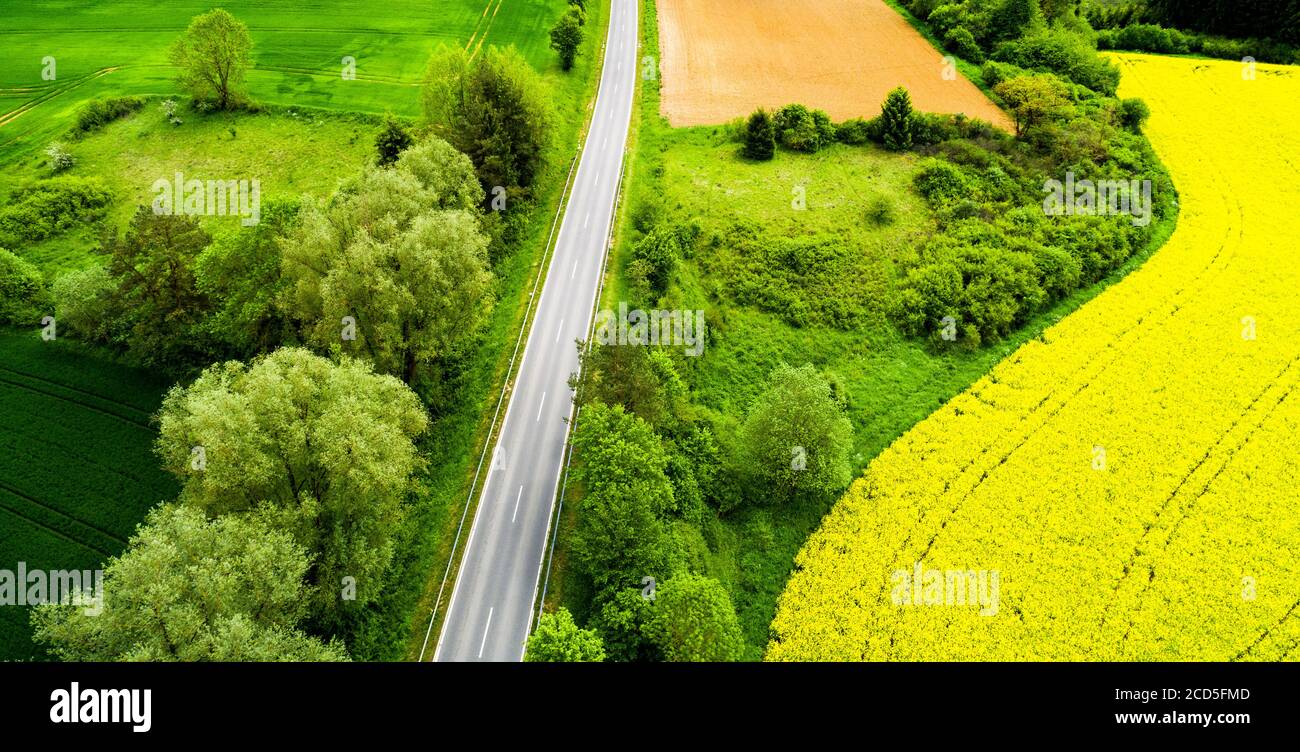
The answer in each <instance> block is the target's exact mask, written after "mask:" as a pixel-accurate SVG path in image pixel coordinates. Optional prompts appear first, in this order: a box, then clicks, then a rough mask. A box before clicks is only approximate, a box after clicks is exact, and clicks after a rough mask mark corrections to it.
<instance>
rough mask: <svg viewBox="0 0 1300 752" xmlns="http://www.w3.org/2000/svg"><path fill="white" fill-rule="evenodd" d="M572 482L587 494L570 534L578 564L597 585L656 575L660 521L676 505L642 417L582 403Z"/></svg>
mask: <svg viewBox="0 0 1300 752" xmlns="http://www.w3.org/2000/svg"><path fill="white" fill-rule="evenodd" d="M573 451H574V455H575V457H576V458H577V463H576V465H575V468H574V477H575V480H576V482H577V483H578V484H579V485H580V487H582V488H583V489H584V490H585V491H586V495H585V496H584V497H583V500H582V506H581V509H580V511H579V515H578V527H577V530H576V531H575V532H574V540H573V553H574V559H575V560H576V561H577V562H578V565H579V566H580V567H581V568H582V570H583V571H584V572H586V573H587V574H588V575H589V576H590V577H591V578H592V580H593V581H594V582H595V583H596V585H597V587H598V588H601V589H604V588H617V587H625V586H629V585H632V584H637V583H640V582H641V578H643V577H654V576H657V575H658V576H662V569H663V568H664V566H665V563H666V557H665V550H664V527H663V522H662V516H663V515H664V514H665V513H667V512H669V511H670V510H672V509H673V508H674V506H675V503H674V498H673V488H672V483H671V481H669V479H668V476H667V475H666V474H665V472H664V469H665V467H666V465H667V462H668V458H667V456H666V455H665V453H664V449H663V446H662V445H661V444H660V442H659V437H658V436H656V435H655V433H654V431H653V430H651V428H650V426H649V425H648V424H647V423H646V422H645V421H643V420H641V419H640V418H637V417H636V416H634V415H630V414H628V413H625V412H624V411H623V408H622V407H610V406H608V405H603V404H600V403H591V404H589V405H587V406H586V407H585V408H584V409H583V411H582V414H581V416H580V417H579V419H578V422H577V426H576V428H575V430H574V433H573Z"/></svg>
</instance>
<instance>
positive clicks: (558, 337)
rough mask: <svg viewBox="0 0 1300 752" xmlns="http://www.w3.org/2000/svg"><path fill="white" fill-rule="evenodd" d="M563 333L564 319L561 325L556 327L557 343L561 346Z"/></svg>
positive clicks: (561, 320)
mask: <svg viewBox="0 0 1300 752" xmlns="http://www.w3.org/2000/svg"><path fill="white" fill-rule="evenodd" d="M562 331H564V319H560V325H559V326H557V327H555V342H556V344H559V342H560V332H562Z"/></svg>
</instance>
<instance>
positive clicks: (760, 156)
mask: <svg viewBox="0 0 1300 752" xmlns="http://www.w3.org/2000/svg"><path fill="white" fill-rule="evenodd" d="M744 154H745V157H746V158H747V159H755V160H759V161H767V160H769V159H771V158H772V157H773V156H775V155H776V129H775V128H774V127H773V126H772V116H771V115H770V114H768V112H767V110H765V109H763V108H762V107H759V108H758V109H757V110H754V114H752V115H750V116H749V122H747V123H746V124H745V149H744Z"/></svg>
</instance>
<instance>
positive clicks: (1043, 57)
mask: <svg viewBox="0 0 1300 752" xmlns="http://www.w3.org/2000/svg"><path fill="white" fill-rule="evenodd" d="M993 58H994V59H995V60H998V61H1000V62H1004V63H1011V64H1013V65H1016V66H1019V67H1021V68H1025V69H1028V70H1038V71H1048V72H1051V73H1055V74H1057V75H1059V76H1062V77H1063V78H1067V79H1069V80H1071V81H1073V82H1074V83H1077V84H1080V85H1082V86H1086V87H1088V88H1089V89H1092V90H1093V91H1095V92H1099V93H1101V94H1105V95H1106V96H1114V95H1115V89H1116V88H1117V87H1118V86H1119V68H1117V67H1116V66H1115V65H1114V64H1113V63H1111V62H1109V61H1107V60H1103V59H1102V58H1101V57H1100V56H1099V55H1098V54H1097V51H1096V50H1095V49H1093V47H1092V45H1091V44H1090V43H1089V42H1088V40H1087V39H1086V38H1084V37H1083V36H1080V35H1078V34H1074V33H1072V32H1069V31H1065V30H1063V29H1050V30H1045V31H1040V32H1036V33H1034V34H1031V35H1030V36H1027V37H1024V38H1022V39H1016V40H1013V41H1008V42H1003V43H1002V44H1000V45H998V48H997V50H995V51H994V53H993Z"/></svg>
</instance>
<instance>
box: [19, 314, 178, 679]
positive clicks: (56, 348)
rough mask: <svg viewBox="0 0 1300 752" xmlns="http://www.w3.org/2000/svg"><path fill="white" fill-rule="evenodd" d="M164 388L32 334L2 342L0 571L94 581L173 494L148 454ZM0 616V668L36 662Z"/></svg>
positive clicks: (23, 623)
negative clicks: (73, 572) (65, 572)
mask: <svg viewBox="0 0 1300 752" xmlns="http://www.w3.org/2000/svg"><path fill="white" fill-rule="evenodd" d="M166 386H167V385H166V383H165V382H163V381H161V380H159V379H158V378H156V377H154V376H153V375H151V374H149V373H147V372H144V371H140V370H137V369H132V368H128V367H125V366H120V365H117V364H115V363H112V362H110V361H109V360H107V359H106V358H104V357H103V356H102V355H100V354H98V353H96V352H95V351H93V350H89V349H86V348H82V347H79V346H77V345H76V344H75V343H71V342H66V341H57V340H56V341H54V342H45V341H42V340H41V338H40V336H39V335H38V334H37V333H36V332H30V331H24V332H20V331H14V330H0V423H3V425H4V427H5V429H4V431H3V432H0V567H2V568H5V569H9V570H14V569H16V567H17V564H18V562H20V561H25V562H26V563H27V566H28V569H29V570H31V569H44V570H49V569H95V568H98V567H99V566H100V565H101V564H102V563H103V562H104V560H105V559H106V558H108V557H109V556H113V555H116V554H117V553H119V552H120V551H121V550H122V549H123V548H124V547H125V545H126V541H127V539H128V538H129V537H130V536H131V533H132V532H133V531H134V530H135V526H136V523H138V522H139V521H140V519H141V518H142V517H143V516H144V513H145V512H146V511H148V510H149V508H151V507H152V506H154V505H155V504H157V503H159V502H161V501H163V500H165V499H170V498H173V497H174V496H175V495H176V492H177V490H178V487H177V485H176V484H175V482H174V481H173V480H172V478H171V476H169V475H167V474H165V473H164V472H163V471H162V469H161V468H160V467H159V466H158V460H157V458H156V457H155V456H154V454H153V441H154V437H155V435H156V432H155V429H154V426H153V425H152V423H151V422H150V420H151V416H152V415H153V413H154V412H155V411H156V410H157V409H158V406H159V404H160V403H161V401H162V394H163V391H164V390H165V388H166ZM27 612H28V609H25V608H17V607H6V608H0V659H11V660H12V659H24V658H31V657H35V656H37V655H39V654H38V648H36V647H34V646H33V645H32V644H31V642H30V638H29V635H30V629H29V627H28V625H27Z"/></svg>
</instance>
